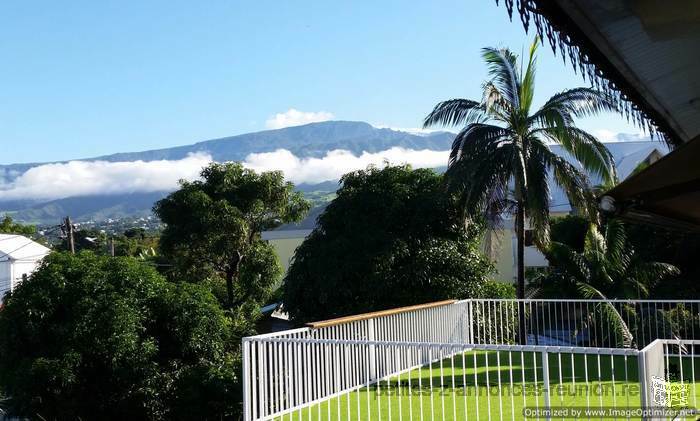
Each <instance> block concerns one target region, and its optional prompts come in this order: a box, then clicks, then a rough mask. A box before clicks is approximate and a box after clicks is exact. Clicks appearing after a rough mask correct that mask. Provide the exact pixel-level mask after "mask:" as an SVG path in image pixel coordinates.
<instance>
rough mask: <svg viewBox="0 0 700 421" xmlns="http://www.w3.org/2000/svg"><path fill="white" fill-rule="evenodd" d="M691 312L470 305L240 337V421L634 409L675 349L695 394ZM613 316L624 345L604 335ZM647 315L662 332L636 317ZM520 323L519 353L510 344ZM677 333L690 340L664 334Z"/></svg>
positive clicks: (652, 306) (687, 308) (642, 306)
mask: <svg viewBox="0 0 700 421" xmlns="http://www.w3.org/2000/svg"><path fill="white" fill-rule="evenodd" d="M699 306H700V301H686V302H682V303H680V302H671V301H643V300H642V301H627V300H625V301H605V300H476V299H473V300H463V301H450V302H442V303H434V304H430V305H424V306H415V307H409V308H404V309H397V310H392V311H387V312H378V313H371V314H366V315H360V316H353V317H349V318H343V319H336V320H331V321H325V322H318V323H313V324H311V325H310V326H308V327H305V328H301V329H294V330H290V331H283V332H277V333H272V334H266V335H258V336H253V337H249V338H244V340H243V404H244V419H245V420H246V421H252V420H268V419H292V418H294V419H300V420H301V419H318V420H321V419H328V420H331V419H337V420H341V419H348V420H350V419H352V420H355V419H357V420H364V419H377V420H380V419H399V420H401V421H402V420H403V417H405V418H406V420H413V419H416V420H418V419H421V420H423V419H431V420H434V419H448V418H449V419H477V420H478V419H484V420H486V419H508V418H511V419H513V420H515V419H522V417H523V410H528V411H532V414H533V417H535V418H538V417H539V418H541V419H550V418H551V416H552V413H549V414H548V413H545V412H538V411H541V410H543V409H546V408H548V409H550V410H551V409H557V408H559V409H562V410H563V409H566V408H568V409H569V410H573V409H572V408H574V409H575V408H577V407H579V409H582V410H590V409H595V408H600V409H601V410H603V409H605V408H616V407H639V406H640V405H643V404H649V403H650V402H651V401H650V398H651V397H652V396H651V395H649V394H648V393H649V392H648V386H649V385H650V384H651V382H652V377H656V378H659V377H664V376H665V378H669V379H670V378H672V377H673V375H674V374H673V373H675V371H674V370H675V368H674V367H675V366H674V365H673V364H672V362H673V361H674V360H673V357H671V358H670V359H669V358H668V356H669V355H674V352H675V353H676V354H677V355H679V356H682V357H679V358H685V359H686V360H683V361H688V362H687V363H686V364H685V367H686V368H685V370H684V369H681V370H680V373H681V382H683V381H686V382H687V383H688V384H692V385H693V392H694V387H695V362H694V354H695V348H696V346H698V345H700V341H694V339H695V338H694V334H695V326H694V324H695V323H696V322H697V321H698V319H700V316H699V311H698V310H700V308H699ZM635 312H638V313H639V314H638V315H635ZM615 314H618V315H620V318H619V320H618V322H619V321H622V322H624V323H625V325H626V328H625V329H626V332H627V333H625V334H624V335H627V334H628V333H629V335H628V336H630V337H631V339H630V338H626V339H625V338H622V337H623V336H624V335H623V333H620V331H619V330H612V328H611V326H612V324H613V321H612V320H611V319H610V317H613V316H614V317H618V316H615ZM521 315H522V316H523V317H521ZM650 318H651V319H652V320H654V321H655V322H656V324H655V327H659V330H658V333H657V330H656V328H654V329H650V328H649V326H648V323H646V322H643V321H642V320H645V321H648V320H649V319H650ZM659 319H661V320H662V322H657V320H659ZM663 320H665V321H663ZM521 321H524V323H525V327H526V329H525V332H526V333H527V345H518V344H517V342H519V336H520V334H519V331H520V330H519V326H520V322H521ZM664 323H666V324H667V325H668V328H667V329H665V328H663V326H664ZM614 332H618V334H615V333H614ZM616 335H617V336H616ZM679 335H683V336H692V337H690V338H687V340H679V339H665V338H664V336H668V337H671V338H673V337H677V336H679ZM606 343H607V344H610V345H611V346H607V347H606V346H602V345H604V344H606ZM659 344H661V345H659ZM642 345H648V346H646V347H645V348H644V349H642V350H641V351H640V350H638V349H636V348H637V346H640V347H641V346H642ZM660 347H663V350H662V351H661V352H660V351H659V348H660ZM674 347H675V348H674ZM664 358H665V360H664ZM688 358H689V360H688ZM669 361H670V362H671V363H669ZM688 367H690V369H689V368H688ZM688 370H690V371H688ZM460 377H461V382H460ZM655 381H656V380H655ZM596 385H597V386H598V387H599V389H598V392H595V391H594V390H591V389H589V388H591V387H593V386H596ZM582 387H583V388H585V390H584V391H583V392H582V391H581V390H579V389H580V388H582ZM494 388H495V390H497V392H495V393H491V392H492V389H494ZM572 388H573V390H574V393H573V394H571V395H566V394H565V393H564V392H566V391H571V390H572ZM600 388H607V389H608V390H607V393H600V391H601V390H603V389H600ZM635 388H636V389H635ZM529 389H534V391H533V390H531V392H533V393H530V396H524V397H521V396H520V394H522V393H525V392H527V390H529ZM616 389H617V390H616ZM620 390H623V391H626V393H622V394H620V393H618V392H620ZM635 390H636V393H635ZM484 391H485V392H484ZM603 392H605V391H603ZM693 397H694V395H693ZM445 405H446V406H445ZM504 411H505V412H504ZM554 415H556V416H555V418H556V417H558V413H556V412H555V413H554ZM594 418H597V417H594ZM621 418H625V417H624V416H623V417H621ZM632 418H635V417H634V416H632ZM637 418H638V417H637Z"/></svg>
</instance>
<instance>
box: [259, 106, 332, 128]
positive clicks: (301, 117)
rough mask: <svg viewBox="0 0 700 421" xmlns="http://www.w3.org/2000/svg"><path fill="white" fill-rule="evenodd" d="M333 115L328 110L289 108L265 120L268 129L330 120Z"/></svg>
mask: <svg viewBox="0 0 700 421" xmlns="http://www.w3.org/2000/svg"><path fill="white" fill-rule="evenodd" d="M334 117H335V116H334V115H333V113H329V112H328V111H317V112H314V111H310V112H307V111H299V110H295V109H294V108H290V109H289V110H287V111H286V112H283V113H277V114H275V115H273V116H272V117H270V118H268V119H267V121H265V127H267V128H268V129H282V128H284V127H291V126H301V125H302V124H309V123H318V122H321V121H328V120H332V119H333V118H334Z"/></svg>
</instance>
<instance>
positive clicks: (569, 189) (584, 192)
mask: <svg viewBox="0 0 700 421" xmlns="http://www.w3.org/2000/svg"><path fill="white" fill-rule="evenodd" d="M533 146H534V147H535V148H536V149H537V150H538V152H539V153H542V154H543V156H544V157H545V158H546V159H547V162H548V165H549V166H550V168H551V169H552V175H553V177H554V182H555V183H556V184H557V185H558V186H559V187H561V188H562V189H563V190H564V193H565V194H566V196H567V198H568V199H569V203H571V206H573V207H575V208H576V209H577V210H578V211H579V212H580V213H581V214H582V215H584V216H588V217H589V218H591V219H593V220H594V221H596V220H597V217H598V209H597V206H596V202H595V197H594V196H593V191H592V190H591V187H590V182H589V180H588V176H586V174H585V173H584V172H582V171H581V170H579V169H578V168H576V167H575V166H573V165H572V164H571V163H569V162H567V161H566V160H565V159H564V158H562V157H560V156H558V155H556V154H555V153H553V152H552V151H550V150H549V148H548V147H547V146H546V145H542V144H537V143H533Z"/></svg>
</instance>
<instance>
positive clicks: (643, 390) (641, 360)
mask: <svg viewBox="0 0 700 421" xmlns="http://www.w3.org/2000/svg"><path fill="white" fill-rule="evenodd" d="M646 357H647V354H646V352H644V351H639V354H637V371H638V373H639V405H640V406H641V407H642V409H645V408H647V407H648V406H649V397H648V396H647V391H648V387H649V386H648V384H647V376H648V373H647V364H646ZM644 419H648V417H646V418H644Z"/></svg>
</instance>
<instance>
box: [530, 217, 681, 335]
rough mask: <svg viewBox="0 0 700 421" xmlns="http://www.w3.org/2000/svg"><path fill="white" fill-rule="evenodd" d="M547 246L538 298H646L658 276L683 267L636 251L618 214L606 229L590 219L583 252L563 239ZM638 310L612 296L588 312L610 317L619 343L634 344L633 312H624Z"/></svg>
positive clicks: (534, 287)
mask: <svg viewBox="0 0 700 421" xmlns="http://www.w3.org/2000/svg"><path fill="white" fill-rule="evenodd" d="M543 251H544V254H545V256H546V257H547V260H548V261H549V265H550V266H549V269H548V270H546V271H545V272H542V273H539V274H537V275H536V276H535V277H534V278H533V279H532V282H531V284H530V286H529V293H528V295H530V296H533V297H538V298H561V297H566V298H574V297H580V298H584V299H643V298H648V297H649V291H650V289H651V288H653V287H654V286H656V285H657V284H658V283H659V282H661V281H663V280H664V279H666V278H668V277H670V276H674V275H677V274H678V273H679V271H678V269H677V268H676V267H675V266H673V265H670V264H668V263H661V262H653V261H648V260H646V259H643V258H642V257H640V256H639V255H637V254H636V253H635V251H634V248H633V247H632V246H631V245H630V244H629V243H628V242H627V235H626V233H625V227H624V225H623V224H622V222H620V221H618V220H611V221H608V223H607V225H606V227H605V230H604V232H603V233H601V232H600V230H599V229H598V227H597V226H596V225H595V224H591V225H590V226H589V229H588V232H587V233H586V238H585V241H584V246H583V251H582V252H578V251H576V250H574V249H573V248H572V247H570V246H569V245H566V244H562V243H558V242H551V243H550V244H549V246H548V247H547V248H546V249H544V250H543ZM633 311H634V309H633V308H623V307H622V306H618V307H616V306H615V305H614V304H612V303H609V302H607V303H600V304H598V305H596V306H594V308H593V309H592V311H591V313H590V315H589V318H592V319H596V318H598V320H600V319H603V320H605V321H606V322H607V325H608V326H611V327H612V328H613V331H612V332H608V333H607V334H609V335H610V336H611V337H614V338H617V339H618V342H622V343H621V344H618V345H630V343H631V341H632V339H633V338H632V334H631V332H630V327H629V326H627V323H626V322H625V319H627V320H629V319H630V317H629V316H628V317H623V315H622V314H621V312H623V313H624V312H633ZM640 311H644V309H640ZM648 316H649V315H647V317H646V319H647V320H659V315H651V317H648ZM661 316H664V315H663V314H661ZM643 319H644V317H641V318H640V320H643ZM661 319H663V317H661ZM664 330H666V329H664Z"/></svg>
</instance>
